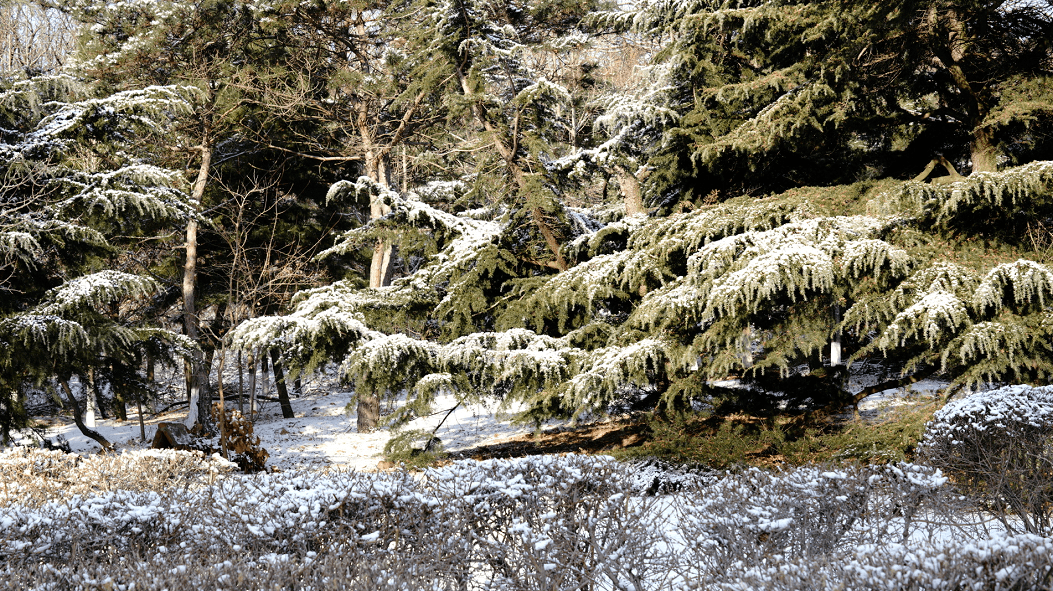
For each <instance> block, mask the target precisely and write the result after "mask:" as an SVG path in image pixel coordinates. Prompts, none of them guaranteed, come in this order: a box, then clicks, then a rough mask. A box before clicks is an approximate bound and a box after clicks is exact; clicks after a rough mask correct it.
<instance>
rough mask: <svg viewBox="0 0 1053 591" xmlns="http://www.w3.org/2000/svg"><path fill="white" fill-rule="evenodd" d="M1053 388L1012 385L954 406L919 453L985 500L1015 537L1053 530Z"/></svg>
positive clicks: (930, 430) (937, 419) (935, 423)
mask: <svg viewBox="0 0 1053 591" xmlns="http://www.w3.org/2000/svg"><path fill="white" fill-rule="evenodd" d="M1051 437H1053V386H1044V387H1030V386H1019V385H1018V386H1006V387H1003V388H998V389H996V390H991V391H988V392H979V393H976V394H972V395H970V396H966V397H964V398H960V399H957V400H953V401H951V402H949V403H948V404H947V405H946V406H944V407H943V408H942V409H941V410H939V411H938V412H937V413H936V414H935V415H934V416H933V419H932V422H930V423H929V425H928V427H927V428H926V432H925V436H924V438H923V439H922V442H921V445H920V446H919V451H920V453H921V456H922V457H923V458H925V459H926V461H928V462H930V463H932V464H933V465H935V466H939V467H940V468H942V469H943V470H944V471H945V472H947V474H948V475H950V476H951V477H953V478H954V479H955V481H956V482H957V484H958V485H959V486H961V487H963V488H964V489H966V490H968V491H970V492H972V493H973V494H975V495H977V496H978V497H979V498H981V499H983V500H984V501H985V502H986V504H987V506H988V508H989V509H990V510H991V511H992V512H994V514H995V515H997V516H998V517H999V519H1000V520H1001V521H1002V523H1003V525H1004V527H1006V528H1007V529H1008V530H1009V531H1026V532H1030V533H1038V534H1043V535H1048V534H1049V533H1051V531H1053V449H1051V448H1050V443H1051Z"/></svg>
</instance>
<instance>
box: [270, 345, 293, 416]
mask: <svg viewBox="0 0 1053 591" xmlns="http://www.w3.org/2000/svg"><path fill="white" fill-rule="evenodd" d="M271 367H272V368H273V371H274V385H275V386H276V387H277V389H278V404H280V405H281V407H282V418H283V419H295V418H296V413H294V412H293V408H292V402H291V401H290V400H289V388H288V386H286V384H285V372H284V371H282V365H281V363H279V362H278V352H277V351H274V350H272V351H271Z"/></svg>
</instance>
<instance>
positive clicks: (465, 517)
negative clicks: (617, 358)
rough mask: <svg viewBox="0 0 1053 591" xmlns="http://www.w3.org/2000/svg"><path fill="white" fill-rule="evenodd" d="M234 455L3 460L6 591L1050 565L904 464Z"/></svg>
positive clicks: (998, 578)
mask: <svg viewBox="0 0 1053 591" xmlns="http://www.w3.org/2000/svg"><path fill="white" fill-rule="evenodd" d="M232 468H233V466H232V465H231V464H229V463H228V462H225V461H223V460H221V459H218V458H215V457H213V458H208V457H205V456H202V455H200V454H194V453H185V452H153V453H144V454H125V455H122V456H111V457H109V458H106V457H95V458H89V459H80V460H78V459H76V458H75V457H71V456H65V455H62V454H60V453H58V452H44V451H35V450H34V451H25V450H21V451H7V452H4V453H2V454H0V476H2V477H3V479H4V481H5V482H6V483H7V484H6V486H7V488H6V492H3V495H4V496H3V497H0V498H2V502H0V588H4V587H5V586H6V587H7V588H11V589H15V588H17V589H124V590H129V589H133V588H134V589H137V590H142V589H157V590H161V589H168V590H169V591H181V590H188V591H189V590H198V589H204V588H207V589H276V588H278V589H316V590H317V589H369V590H383V589H407V590H410V589H412V590H417V589H458V590H461V589H463V590H476V589H479V590H482V589H507V590H528V589H529V590H533V589H537V590H541V589H546V590H548V589H633V590H637V589H703V588H705V589H843V588H855V589H861V588H862V589H1010V588H1012V589H1022V588H1023V589H1032V588H1045V587H1048V586H1049V585H1050V572H1051V569H1053V539H1050V538H1046V537H1041V536H1037V535H1033V534H1021V535H1009V534H1006V533H999V531H1001V530H1000V529H999V530H998V531H988V530H987V529H986V527H985V525H984V524H985V523H988V524H989V523H994V524H995V525H997V521H994V520H987V519H985V515H986V514H985V513H984V512H983V511H981V510H979V509H978V508H977V506H976V505H975V504H971V503H970V501H969V499H968V498H966V497H964V496H962V495H960V494H959V493H958V492H956V490H955V489H954V488H952V486H951V485H950V484H949V483H948V482H947V479H946V478H945V477H943V476H942V475H941V474H940V472H939V471H938V470H935V469H933V468H928V467H922V466H917V465H911V464H898V465H889V466H881V467H877V466H875V467H866V468H864V467H832V466H827V467H815V466H811V467H803V468H799V469H795V470H792V471H788V472H782V473H770V472H764V471H760V470H744V471H740V472H737V473H732V474H727V475H723V476H722V477H720V478H713V477H712V476H699V477H691V476H690V475H683V474H681V475H678V477H674V476H676V475H672V474H670V473H668V472H663V471H660V470H644V469H642V468H641V467H640V466H632V465H626V464H619V463H617V462H614V461H613V460H611V459H609V458H602V457H585V456H563V457H556V456H538V457H532V458H524V459H519V460H500V461H498V460H493V461H486V462H475V461H463V462H457V463H454V464H452V465H448V466H445V467H441V468H434V469H429V470H426V471H423V472H419V473H408V472H401V471H396V472H391V473H378V474H371V473H350V472H336V471H334V472H328V473H323V472H290V473H279V474H257V475H252V476H244V475H239V474H235V473H234V472H233V470H232ZM655 479H658V481H657V482H656V480H655ZM663 482H665V483H666V484H667V486H656V484H661V483H663ZM656 490H657V491H658V493H659V494H653V493H654V492H655V491H656Z"/></svg>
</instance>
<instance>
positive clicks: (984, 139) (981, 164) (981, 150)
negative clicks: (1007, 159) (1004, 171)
mask: <svg viewBox="0 0 1053 591" xmlns="http://www.w3.org/2000/svg"><path fill="white" fill-rule="evenodd" d="M970 148H971V151H972V160H973V172H997V171H998V150H997V146H996V145H995V140H994V130H992V129H991V128H989V127H977V128H976V129H975V130H973V141H972V144H971V145H970Z"/></svg>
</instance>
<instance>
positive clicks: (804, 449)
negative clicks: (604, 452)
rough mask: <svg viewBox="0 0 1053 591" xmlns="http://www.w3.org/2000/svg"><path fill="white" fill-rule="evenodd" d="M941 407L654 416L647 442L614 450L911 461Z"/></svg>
mask: <svg viewBox="0 0 1053 591" xmlns="http://www.w3.org/2000/svg"><path fill="white" fill-rule="evenodd" d="M938 406H939V403H938V402H937V401H912V402H910V403H908V404H905V405H901V406H896V407H892V408H889V409H884V410H883V411H882V416H881V417H879V418H877V419H859V418H855V419H852V420H850V421H848V422H845V423H836V422H828V421H829V419H824V418H822V417H816V418H812V417H809V416H808V415H802V416H793V415H790V416H775V417H769V418H764V417H756V416H750V415H742V414H732V415H710V416H705V415H701V416H699V415H697V414H692V413H672V414H665V415H655V416H653V417H651V418H650V419H649V421H648V427H649V434H648V437H647V441H646V442H645V443H643V444H642V445H640V446H636V447H630V448H626V449H624V450H620V451H617V452H615V455H616V456H617V457H619V458H622V459H634V458H658V459H661V460H665V461H669V462H674V463H678V464H699V465H703V466H707V467H709V468H714V469H718V470H725V469H728V468H734V467H741V466H745V465H751V466H761V467H770V466H773V465H803V464H809V463H824V462H853V463H859V464H864V465H872V464H886V463H894V462H904V461H910V460H912V459H913V457H914V454H915V448H916V447H917V445H918V443H919V442H920V441H921V439H922V435H923V434H924V432H925V424H926V423H927V422H928V421H929V419H930V418H931V417H932V413H933V412H934V411H935V410H936V408H937V407H938Z"/></svg>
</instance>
